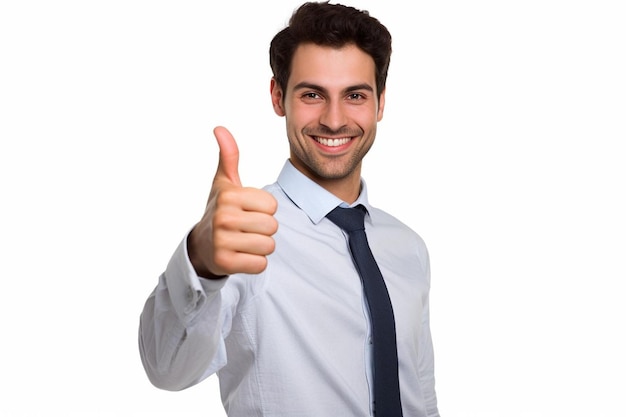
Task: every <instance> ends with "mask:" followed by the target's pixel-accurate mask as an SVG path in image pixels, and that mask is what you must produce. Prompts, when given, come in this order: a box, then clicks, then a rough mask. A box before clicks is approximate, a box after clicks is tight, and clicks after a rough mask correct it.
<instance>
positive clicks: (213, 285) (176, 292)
mask: <svg viewBox="0 0 626 417" xmlns="http://www.w3.org/2000/svg"><path fill="white" fill-rule="evenodd" d="M187 237H188V236H185V238H184V239H183V240H182V242H181V243H180V244H179V245H178V247H177V248H176V251H174V254H173V255H172V258H171V259H170V261H169V263H168V265H167V268H166V270H165V282H166V284H167V288H168V291H169V294H170V298H171V301H172V305H173V306H174V310H175V311H176V314H177V315H178V317H179V319H180V320H181V321H183V322H184V323H189V322H190V321H192V320H193V318H194V317H195V316H196V314H197V313H198V311H200V310H201V309H202V306H203V305H204V304H205V302H206V301H207V299H210V298H213V296H214V295H215V294H216V293H218V292H219V291H220V290H221V289H222V287H223V286H224V284H225V283H226V280H227V279H228V277H224V278H221V279H205V278H201V277H199V276H198V274H196V271H195V269H194V267H193V265H192V264H191V261H190V260H189V252H188V250H187Z"/></svg>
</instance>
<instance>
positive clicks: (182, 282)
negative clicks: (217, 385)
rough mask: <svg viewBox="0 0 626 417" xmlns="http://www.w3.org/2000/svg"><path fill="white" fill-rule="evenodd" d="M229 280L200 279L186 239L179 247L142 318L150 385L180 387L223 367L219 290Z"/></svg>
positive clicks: (141, 341) (142, 351)
mask: <svg viewBox="0 0 626 417" xmlns="http://www.w3.org/2000/svg"><path fill="white" fill-rule="evenodd" d="M227 279H228V278H223V279H218V280H208V279H204V278H200V277H198V275H197V274H196V273H195V270H194V268H193V266H192V265H191V262H190V260H189V255H188V252H187V238H185V239H184V240H183V241H182V242H181V244H180V245H179V246H178V248H177V249H176V251H175V252H174V254H173V256H172V258H171V259H170V262H169V263H168V265H167V268H166V270H165V272H164V273H163V274H162V275H161V276H160V277H159V281H158V284H157V286H156V288H155V289H154V291H153V292H152V294H150V296H149V297H148V299H147V301H146V303H145V305H144V308H143V311H142V313H141V316H140V323H139V351H140V355H141V360H142V363H143V366H144V368H145V370H146V373H147V375H148V378H149V379H150V381H151V382H152V384H153V385H155V386H156V387H158V388H161V389H165V390H170V391H179V390H182V389H185V388H187V387H189V386H192V385H195V384H197V383H198V382H200V381H202V380H203V379H205V378H207V377H208V376H209V375H211V374H213V373H214V372H216V371H217V370H219V369H220V368H221V367H222V366H224V364H225V363H226V352H225V346H224V338H223V336H222V328H223V327H224V323H223V321H224V319H223V314H222V295H221V289H222V287H223V286H224V285H225V283H226V281H227Z"/></svg>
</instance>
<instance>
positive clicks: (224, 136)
mask: <svg viewBox="0 0 626 417" xmlns="http://www.w3.org/2000/svg"><path fill="white" fill-rule="evenodd" d="M213 134H214V135H215V138H216V139H217V144H218V146H219V148H220V160H219V164H218V166H217V173H216V174H215V178H216V179H217V178H219V177H222V178H225V179H227V180H228V181H230V182H231V183H233V184H235V185H238V186H240V187H241V180H240V179H239V148H238V147H237V142H236V141H235V138H234V137H233V135H232V134H231V133H230V132H229V131H228V129H226V128H225V127H222V126H217V127H216V128H215V129H213Z"/></svg>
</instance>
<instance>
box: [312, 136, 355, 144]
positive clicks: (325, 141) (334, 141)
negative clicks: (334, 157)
mask: <svg viewBox="0 0 626 417" xmlns="http://www.w3.org/2000/svg"><path fill="white" fill-rule="evenodd" d="M315 140H316V141H318V142H319V143H321V144H322V145H324V146H341V145H345V144H346V143H348V142H350V138H340V139H326V138H320V137H316V138H315Z"/></svg>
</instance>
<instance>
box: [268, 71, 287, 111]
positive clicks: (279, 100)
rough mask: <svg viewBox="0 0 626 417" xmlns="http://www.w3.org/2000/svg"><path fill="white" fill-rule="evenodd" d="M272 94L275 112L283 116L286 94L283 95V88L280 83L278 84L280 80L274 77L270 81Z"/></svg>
mask: <svg viewBox="0 0 626 417" xmlns="http://www.w3.org/2000/svg"><path fill="white" fill-rule="evenodd" d="M270 94H271V96H272V106H273V107H274V113H276V114H277V115H279V116H281V117H282V116H284V115H285V107H284V100H285V96H284V95H283V89H282V88H281V87H280V85H278V82H277V81H276V79H275V78H274V77H272V81H271V82H270Z"/></svg>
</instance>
